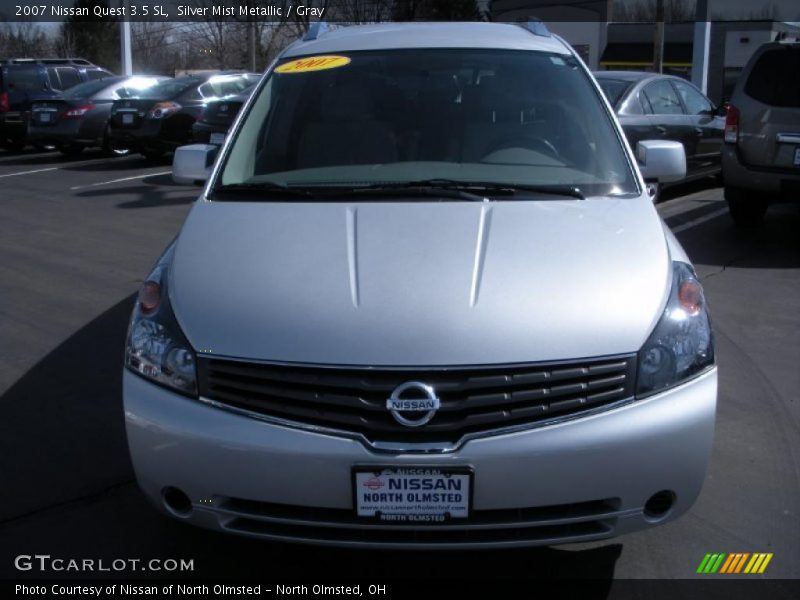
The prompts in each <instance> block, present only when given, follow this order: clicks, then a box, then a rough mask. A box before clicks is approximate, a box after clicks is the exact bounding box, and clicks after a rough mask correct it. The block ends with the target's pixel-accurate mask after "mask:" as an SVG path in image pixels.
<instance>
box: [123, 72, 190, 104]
mask: <svg viewBox="0 0 800 600" xmlns="http://www.w3.org/2000/svg"><path fill="white" fill-rule="evenodd" d="M196 85H197V79H196V78H190V77H182V78H180V79H167V80H166V81H162V82H160V83H159V84H158V85H154V86H153V87H149V88H147V89H144V90H141V91H140V92H139V93H137V94H136V96H137V97H138V98H152V99H158V100H162V99H163V100H171V99H173V98H177V97H178V96H180V95H181V94H182V93H184V92H186V91H187V90H188V89H190V88H194V87H195V86H196Z"/></svg>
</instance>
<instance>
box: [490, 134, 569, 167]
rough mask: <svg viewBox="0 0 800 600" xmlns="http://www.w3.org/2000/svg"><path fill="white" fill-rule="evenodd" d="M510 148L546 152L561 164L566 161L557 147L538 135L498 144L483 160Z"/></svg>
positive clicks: (525, 136)
mask: <svg viewBox="0 0 800 600" xmlns="http://www.w3.org/2000/svg"><path fill="white" fill-rule="evenodd" d="M508 148H525V149H526V150H533V151H535V152H541V151H544V154H547V155H549V156H551V157H552V158H555V159H557V160H559V161H561V162H563V161H564V159H563V158H562V156H561V153H560V152H559V151H558V150H557V149H556V147H555V146H553V144H552V143H550V141H549V140H546V139H544V138H543V137H539V136H538V135H519V136H516V137H513V138H510V139H506V140H503V141H502V142H500V143H499V144H496V145H495V146H494V147H493V148H492V149H491V150H490V151H489V152H487V153H486V154H485V155H484V157H483V160H486V157H488V156H491V155H492V154H494V153H495V152H497V151H499V150H506V149H508Z"/></svg>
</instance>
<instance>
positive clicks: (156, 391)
mask: <svg viewBox="0 0 800 600" xmlns="http://www.w3.org/2000/svg"><path fill="white" fill-rule="evenodd" d="M123 394H124V404H125V418H126V426H127V433H128V444H129V448H130V453H131V458H132V461H133V465H134V469H135V472H136V477H137V480H138V482H139V485H140V487H141V488H142V490H143V491H144V493H145V495H146V496H147V497H148V499H149V500H150V501H151V502H152V503H153V504H154V505H156V506H157V507H158V508H159V509H160V510H161V511H163V512H167V513H170V514H172V515H173V516H178V517H179V518H182V519H184V520H186V521H187V522H190V523H192V524H195V525H199V526H202V527H206V528H209V529H214V530H221V531H227V532H231V533H237V534H243V535H249V536H255V537H262V538H268V539H278V540H286V541H294V542H311V543H323V544H332V545H352V546H359V545H370V546H381V547H392V548H398V547H402V548H467V547H473V546H479V547H512V546H530V545H543V544H556V543H566V542H580V541H590V540H597V539H604V538H608V537H612V536H615V535H620V534H624V533H629V532H632V531H637V530H640V529H644V528H647V527H652V526H654V525H656V524H662V523H666V522H668V521H670V520H672V519H674V518H676V517H678V516H679V515H681V514H682V513H684V512H685V511H686V510H688V509H689V507H691V505H692V504H693V503H694V501H695V500H696V498H697V496H698V495H699V493H700V490H701V488H702V485H703V480H704V478H705V474H706V468H707V464H708V460H709V456H710V452H711V446H712V439H713V432H714V417H715V411H716V397H717V372H716V368H715V369H713V370H711V371H708V372H706V373H704V374H703V375H701V376H699V377H697V378H696V379H693V380H692V381H690V382H687V383H685V384H683V385H681V386H679V387H677V388H674V389H671V390H669V391H666V392H663V393H661V394H657V395H655V396H652V397H650V398H647V399H645V400H639V401H635V402H632V403H629V404H627V405H624V406H621V407H618V408H614V409H610V410H608V411H605V412H602V413H599V414H594V415H591V416H586V417H582V418H577V419H573V420H569V421H565V422H562V423H558V424H553V425H546V426H542V427H538V428H532V429H529V430H525V431H522V432H516V433H510V434H505V435H497V436H493V437H484V438H480V439H474V440H469V441H467V442H466V443H464V444H463V445H462V446H460V447H459V448H458V449H457V450H455V451H453V452H448V453H439V454H424V453H402V454H387V453H380V452H376V451H375V450H371V449H368V448H367V447H366V446H365V445H364V444H362V443H361V442H359V441H357V440H355V439H351V438H346V437H338V436H334V435H329V434H322V433H317V432H313V431H309V430H304V429H295V428H290V427H286V426H280V425H275V424H271V423H267V422H264V421H260V420H256V419H251V418H248V417H246V416H242V415H238V414H234V413H232V412H229V411H226V410H223V409H219V408H214V407H212V406H209V405H207V404H205V403H202V402H198V401H195V400H191V399H188V398H184V397H182V396H180V395H177V394H173V393H172V392H170V391H168V390H166V389H164V388H161V387H158V386H155V385H153V384H151V383H149V382H147V381H145V380H144V379H142V378H140V377H139V376H137V375H134V374H132V373H130V372H129V371H127V370H126V371H125V372H124V375H123ZM355 464H359V465H363V464H375V465H382V466H386V465H392V466H411V465H414V466H419V465H431V466H447V467H454V466H469V467H471V468H472V469H473V470H474V474H475V475H474V483H473V486H474V487H473V504H472V517H473V518H471V519H470V522H469V523H466V524H444V525H428V526H416V527H415V526H413V525H405V524H379V523H372V522H364V521H359V520H357V519H356V518H355V517H354V516H353V515H354V512H355V511H354V509H353V506H354V504H353V503H354V501H353V493H354V492H353V487H352V481H351V468H352V467H353V465H355ZM167 487H173V488H178V489H180V490H182V491H183V492H184V493H185V494H187V495H188V497H189V498H190V499H191V503H192V506H191V510H188V511H186V512H185V513H182V514H181V515H176V514H175V513H174V511H170V510H168V509H167V508H166V507H165V504H164V501H163V493H164V490H165V488H167ZM661 491H668V492H671V493H672V494H674V504H672V507H671V508H670V509H669V511H667V512H666V514H663V515H660V516H658V517H654V516H652V515H651V514H648V513H646V512H645V510H644V506H645V503H646V502H647V500H648V499H649V498H650V497H651V496H653V495H654V494H656V493H657V492H661Z"/></svg>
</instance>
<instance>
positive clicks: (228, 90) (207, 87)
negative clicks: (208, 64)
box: [199, 75, 253, 98]
mask: <svg viewBox="0 0 800 600" xmlns="http://www.w3.org/2000/svg"><path fill="white" fill-rule="evenodd" d="M251 85H253V80H252V79H251V78H249V77H245V76H244V75H236V76H233V77H231V76H217V77H212V78H211V79H209V80H208V81H207V82H206V83H204V84H203V85H201V86H200V88H199V91H200V93H201V94H202V96H203V98H219V97H222V96H230V95H233V94H238V93H239V92H241V91H243V90H245V89H246V88H248V87H249V86H251Z"/></svg>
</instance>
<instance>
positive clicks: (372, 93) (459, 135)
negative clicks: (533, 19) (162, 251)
mask: <svg viewBox="0 0 800 600" xmlns="http://www.w3.org/2000/svg"><path fill="white" fill-rule="evenodd" d="M320 67H321V68H320ZM257 94H258V97H257V98H256V100H255V101H254V103H253V105H252V107H251V109H250V111H249V114H248V115H247V116H246V117H245V120H244V123H243V125H242V126H241V127H239V129H238V133H236V137H235V139H234V141H233V145H232V147H231V149H230V152H229V153H228V156H227V159H226V160H225V163H224V165H223V167H222V170H221V176H220V178H219V179H218V181H217V184H216V186H215V191H220V190H225V189H232V188H235V187H239V188H250V189H257V188H258V187H262V188H263V189H267V188H268V187H269V189H271V190H273V191H274V190H276V189H280V188H284V189H286V188H314V187H325V188H334V189H336V188H345V189H347V188H361V187H370V188H373V187H378V186H397V185H403V184H404V183H405V184H408V185H411V184H419V183H420V182H431V181H435V182H449V183H454V182H456V183H463V184H474V185H475V186H479V185H480V186H488V185H492V186H506V187H509V188H513V187H514V186H526V187H527V188H528V189H531V188H542V189H548V190H551V191H553V190H559V189H562V188H563V189H568V190H570V194H567V195H565V197H572V196H575V195H597V194H628V193H634V192H636V184H635V182H634V178H633V172H632V170H631V167H630V165H629V163H628V161H627V159H626V155H625V153H624V150H623V146H622V143H621V141H620V139H619V136H618V135H617V133H616V130H615V129H614V127H613V125H612V121H611V119H610V118H609V115H608V114H607V112H606V110H605V108H604V105H603V103H602V102H601V101H600V96H599V94H598V93H597V91H596V89H595V88H594V86H593V85H592V84H591V82H590V79H589V77H588V76H587V74H586V72H585V70H584V69H583V68H581V67H580V66H579V65H578V62H577V61H576V60H575V59H574V58H572V57H571V56H568V55H560V54H551V53H545V52H535V51H519V50H512V51H508V50H484V49H469V50H458V49H444V50H442V49H414V50H379V51H360V52H347V53H341V54H336V55H335V56H331V55H326V56H318V57H302V58H300V59H297V58H295V59H287V60H284V61H282V62H281V64H279V65H278V66H277V68H276V70H274V71H273V72H272V74H271V75H270V76H269V78H268V79H267V81H266V82H265V83H264V85H263V86H262V87H261V89H260V91H259V92H257Z"/></svg>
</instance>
